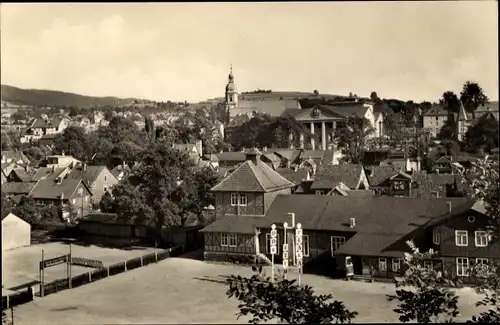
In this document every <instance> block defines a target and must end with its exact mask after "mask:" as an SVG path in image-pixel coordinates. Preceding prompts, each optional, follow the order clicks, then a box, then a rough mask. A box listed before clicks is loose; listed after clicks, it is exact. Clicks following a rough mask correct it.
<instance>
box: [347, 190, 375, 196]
mask: <svg viewBox="0 0 500 325" xmlns="http://www.w3.org/2000/svg"><path fill="white" fill-rule="evenodd" d="M347 195H348V196H351V197H371V196H374V195H375V192H373V191H372V190H350V191H349V192H347Z"/></svg>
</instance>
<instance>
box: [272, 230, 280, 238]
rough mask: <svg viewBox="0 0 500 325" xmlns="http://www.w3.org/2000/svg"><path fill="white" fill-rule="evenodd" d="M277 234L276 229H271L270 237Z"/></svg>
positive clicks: (274, 236)
mask: <svg viewBox="0 0 500 325" xmlns="http://www.w3.org/2000/svg"><path fill="white" fill-rule="evenodd" d="M277 236H278V232H277V231H276V229H271V238H276V237H277Z"/></svg>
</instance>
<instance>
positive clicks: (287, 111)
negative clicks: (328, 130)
mask: <svg viewBox="0 0 500 325" xmlns="http://www.w3.org/2000/svg"><path fill="white" fill-rule="evenodd" d="M303 112H304V110H302V109H300V108H287V109H285V110H284V111H283V113H282V114H281V116H293V117H295V116H297V115H299V114H301V113H303Z"/></svg>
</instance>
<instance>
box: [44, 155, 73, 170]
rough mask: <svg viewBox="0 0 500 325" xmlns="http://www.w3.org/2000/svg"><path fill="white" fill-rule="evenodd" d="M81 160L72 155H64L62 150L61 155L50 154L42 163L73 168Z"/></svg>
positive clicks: (48, 165)
mask: <svg viewBox="0 0 500 325" xmlns="http://www.w3.org/2000/svg"><path fill="white" fill-rule="evenodd" d="M81 163H82V162H81V161H79V160H78V159H76V158H73V157H72V156H66V155H65V154H64V152H62V154H61V155H51V156H47V158H45V159H44V161H43V165H45V167H56V168H65V167H69V168H73V167H75V166H76V165H78V164H81Z"/></svg>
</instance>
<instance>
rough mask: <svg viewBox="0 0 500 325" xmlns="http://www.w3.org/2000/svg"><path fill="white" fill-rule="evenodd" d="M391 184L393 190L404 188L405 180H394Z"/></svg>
mask: <svg viewBox="0 0 500 325" xmlns="http://www.w3.org/2000/svg"><path fill="white" fill-rule="evenodd" d="M393 186H394V189H395V190H404V189H405V182H404V181H394V182H393Z"/></svg>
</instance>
